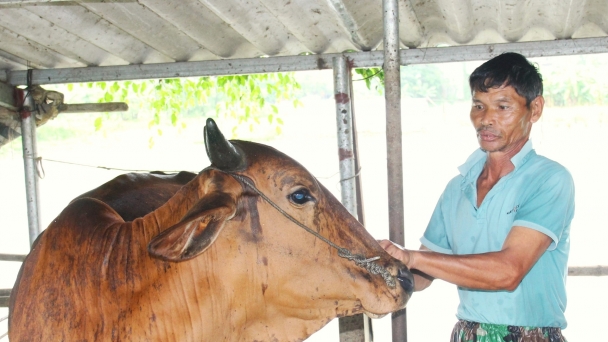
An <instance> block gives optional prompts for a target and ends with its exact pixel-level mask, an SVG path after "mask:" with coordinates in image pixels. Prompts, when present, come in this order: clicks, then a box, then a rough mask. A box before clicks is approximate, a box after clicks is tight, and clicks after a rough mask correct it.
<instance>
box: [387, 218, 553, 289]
mask: <svg viewBox="0 0 608 342" xmlns="http://www.w3.org/2000/svg"><path fill="white" fill-rule="evenodd" d="M551 241H552V240H551V238H550V237H548V236H547V235H545V234H543V233H541V232H539V231H536V230H533V229H530V228H526V227H513V228H511V231H510V232H509V235H508V236H507V238H506V240H505V242H504V244H503V247H502V249H501V250H500V251H498V252H490V253H482V254H469V255H448V254H441V253H436V252H431V251H429V250H420V251H408V250H402V249H399V248H398V247H397V246H396V245H394V244H392V243H390V244H387V243H386V242H384V241H383V242H382V243H381V245H382V247H383V248H385V249H386V251H387V252H388V253H389V254H391V255H392V256H393V257H395V258H397V259H399V260H401V261H402V262H403V263H405V264H406V265H407V266H408V267H409V268H410V269H413V270H419V271H421V272H423V273H425V274H428V275H429V276H430V277H432V278H439V279H443V280H445V281H447V282H449V283H452V284H455V285H458V286H461V287H466V288H471V289H479V290H508V291H513V290H515V288H517V286H518V285H519V283H520V282H521V280H522V279H523V278H524V276H525V275H526V274H527V273H528V271H530V269H531V268H532V266H534V264H535V263H536V261H538V259H539V258H540V257H541V255H542V254H543V253H544V252H545V251H546V250H547V248H548V247H549V245H550V244H551ZM419 278H420V277H418V278H415V281H418V279H419ZM421 282H422V284H420V285H418V284H417V283H416V288H418V287H419V286H420V287H421V288H424V285H426V286H428V285H430V281H429V282H428V284H425V281H424V280H421Z"/></svg>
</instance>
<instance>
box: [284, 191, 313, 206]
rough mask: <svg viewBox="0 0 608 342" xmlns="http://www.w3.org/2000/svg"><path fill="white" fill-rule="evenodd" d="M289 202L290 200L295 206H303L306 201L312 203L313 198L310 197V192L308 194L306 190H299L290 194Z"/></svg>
mask: <svg viewBox="0 0 608 342" xmlns="http://www.w3.org/2000/svg"><path fill="white" fill-rule="evenodd" d="M289 200H291V201H292V202H293V203H295V204H304V203H306V202H308V201H312V200H313V197H312V196H311V195H310V192H308V190H306V189H300V190H296V191H295V192H293V193H291V194H290V195H289Z"/></svg>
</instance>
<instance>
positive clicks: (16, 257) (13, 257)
mask: <svg viewBox="0 0 608 342" xmlns="http://www.w3.org/2000/svg"><path fill="white" fill-rule="evenodd" d="M26 256H27V255H23V254H0V261H24V260H25V257H26Z"/></svg>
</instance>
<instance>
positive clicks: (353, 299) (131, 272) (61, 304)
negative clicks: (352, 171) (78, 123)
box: [9, 119, 413, 342]
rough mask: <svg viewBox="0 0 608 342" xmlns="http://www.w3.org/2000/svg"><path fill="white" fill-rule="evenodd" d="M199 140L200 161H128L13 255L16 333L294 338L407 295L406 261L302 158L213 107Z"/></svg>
mask: <svg viewBox="0 0 608 342" xmlns="http://www.w3.org/2000/svg"><path fill="white" fill-rule="evenodd" d="M205 143H206V146H207V154H208V155H209V158H210V160H211V162H212V165H211V166H210V167H208V168H206V169H205V170H203V171H202V172H201V173H199V174H198V175H194V174H188V173H180V174H178V175H174V176H170V175H162V174H150V175H123V176H120V177H118V178H116V179H115V180H113V181H110V182H108V183H106V184H105V185H103V186H101V187H99V188H97V189H95V190H93V191H91V192H88V193H86V194H84V195H83V196H80V197H78V198H77V199H75V200H74V201H72V202H71V203H70V204H69V205H68V206H67V208H65V209H64V210H63V212H62V213H61V214H60V215H59V216H58V217H57V218H56V219H55V220H54V221H53V222H52V223H51V224H50V226H49V227H48V228H47V229H46V230H45V231H44V233H43V234H42V235H41V236H40V237H39V238H38V240H37V241H36V243H35V244H34V246H33V248H32V251H31V253H30V254H29V256H28V257H27V259H26V260H25V262H24V263H23V265H22V268H21V271H20V274H19V277H18V278H17V282H16V284H15V288H14V290H13V293H12V296H11V302H10V317H9V336H10V339H11V341H12V342H19V341H214V342H215V341H281V342H282V341H302V340H304V339H306V338H307V337H308V336H310V335H311V334H312V333H314V332H315V331H317V330H319V329H320V328H321V327H323V326H324V325H325V324H327V323H328V322H329V321H330V320H332V319H333V318H335V317H341V316H348V315H353V314H357V313H361V312H367V313H370V314H374V315H383V314H386V313H389V312H393V311H396V310H399V309H401V308H403V307H404V306H405V304H406V302H407V300H408V299H409V297H410V296H411V291H412V287H413V280H412V279H413V278H412V276H411V273H410V272H409V270H407V268H406V267H405V266H404V265H403V264H401V263H399V262H398V261H397V260H395V259H393V258H391V257H390V256H389V255H388V254H386V253H385V252H384V250H383V249H382V248H381V247H380V245H379V244H378V243H377V242H376V240H375V239H374V238H373V237H372V236H370V235H369V234H368V233H367V232H366V231H365V229H364V227H363V226H361V225H360V224H359V222H358V221H357V220H356V219H355V218H353V217H352V216H351V215H350V214H349V213H348V212H347V210H346V209H345V208H344V207H343V206H342V205H341V204H340V202H338V201H337V200H336V199H335V198H334V197H333V196H332V195H331V193H330V192H329V191H327V189H325V188H324V187H323V186H322V185H320V184H319V183H318V182H317V180H316V179H315V178H314V177H313V176H312V175H311V174H310V173H309V172H307V171H306V170H305V169H304V168H303V167H302V166H301V165H300V164H298V163H297V162H295V161H294V160H292V159H290V158H289V157H287V156H286V155H284V154H282V153H280V152H279V151H277V150H275V149H273V148H270V147H268V146H264V145H260V144H255V143H251V142H244V141H231V142H228V141H227V140H225V139H224V137H223V136H222V134H221V132H220V131H219V130H218V129H217V127H216V126H215V123H214V122H213V120H210V119H208V120H207V125H206V127H205ZM254 187H255V188H254ZM307 229H310V231H307ZM313 234H318V236H315V235H313ZM332 244H333V246H332ZM339 254H340V255H341V256H346V257H351V259H352V255H356V254H359V256H358V257H355V261H357V262H354V261H353V260H350V259H348V258H345V257H340V256H339ZM363 256H365V257H363ZM376 256H377V257H379V258H378V259H376V258H372V257H376ZM365 258H372V259H373V260H362V259H365ZM370 270H372V272H370ZM378 272H380V274H375V273H378ZM395 280H397V281H396V283H397V284H398V285H396V286H395V284H394V282H395Z"/></svg>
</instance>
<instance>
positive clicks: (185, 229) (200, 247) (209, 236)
mask: <svg viewBox="0 0 608 342" xmlns="http://www.w3.org/2000/svg"><path fill="white" fill-rule="evenodd" d="M235 212H236V203H235V200H234V199H233V198H232V196H230V194H228V193H225V192H219V191H214V192H211V193H208V194H206V195H205V196H204V197H203V198H201V199H200V200H199V201H198V203H196V204H195V205H194V206H193V207H192V208H191V209H190V210H189V211H188V213H187V214H186V215H185V216H184V217H183V218H182V219H181V220H180V221H179V222H178V223H177V224H175V225H174V226H172V227H169V228H167V229H166V230H164V231H163V232H161V233H160V234H158V235H157V236H156V237H154V238H153V239H152V240H151V241H150V243H149V244H148V252H150V254H152V255H153V256H155V257H158V258H160V259H163V260H167V261H183V260H188V259H192V258H194V257H195V256H197V255H199V254H201V253H202V252H204V251H205V250H206V249H207V248H209V246H211V244H212V243H213V242H214V241H215V239H216V238H217V236H218V235H219V233H220V232H221V231H222V229H223V228H224V225H225V223H226V221H227V220H229V219H231V218H232V217H233V216H234V214H235Z"/></svg>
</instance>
